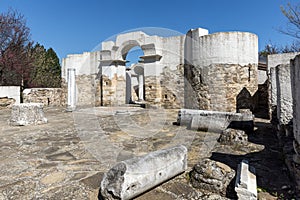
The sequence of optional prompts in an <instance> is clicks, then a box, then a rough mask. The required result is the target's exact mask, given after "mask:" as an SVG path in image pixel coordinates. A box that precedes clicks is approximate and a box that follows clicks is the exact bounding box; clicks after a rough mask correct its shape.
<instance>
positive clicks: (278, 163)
mask: <svg viewBox="0 0 300 200" xmlns="http://www.w3.org/2000/svg"><path fill="white" fill-rule="evenodd" d="M257 121H258V120H257ZM255 127H256V130H255V131H254V132H253V133H252V134H249V135H248V141H249V142H251V143H255V144H260V145H264V147H265V148H264V149H263V150H262V151H259V152H254V153H248V154H245V155H233V154H226V153H219V152H213V153H212V156H211V159H212V160H215V161H219V162H222V163H224V164H226V165H228V166H230V167H231V168H232V169H234V170H235V171H236V170H237V166H238V164H239V163H240V162H241V161H242V160H243V159H246V160H248V161H249V165H250V166H253V167H255V170H256V179H257V187H258V190H260V191H266V192H268V193H270V194H272V195H273V196H276V197H278V198H279V199H292V198H294V193H293V191H294V190H293V187H292V181H291V180H292V179H291V177H290V176H289V172H288V170H287V167H286V166H285V163H284V156H283V154H282V149H281V147H280V144H279V141H278V139H277V136H276V132H275V131H274V130H273V129H272V126H271V124H270V123H268V121H267V120H259V121H258V122H256V123H255ZM234 182H235V180H233V181H232V183H231V184H230V185H229V187H228V194H227V196H228V197H230V194H232V192H233V189H234V187H233V186H234Z"/></svg>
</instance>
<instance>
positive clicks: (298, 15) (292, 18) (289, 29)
mask: <svg viewBox="0 0 300 200" xmlns="http://www.w3.org/2000/svg"><path fill="white" fill-rule="evenodd" d="M281 12H282V13H283V15H284V16H285V17H286V18H287V19H288V24H287V26H286V28H285V29H282V28H281V29H280V32H281V33H284V34H287V35H290V36H292V37H295V38H297V39H300V4H298V5H291V4H290V3H288V4H287V5H286V7H284V6H281Z"/></svg>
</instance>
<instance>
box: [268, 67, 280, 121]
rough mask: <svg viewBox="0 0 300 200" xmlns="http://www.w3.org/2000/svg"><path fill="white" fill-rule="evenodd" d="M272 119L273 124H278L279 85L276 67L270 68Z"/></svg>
mask: <svg viewBox="0 0 300 200" xmlns="http://www.w3.org/2000/svg"><path fill="white" fill-rule="evenodd" d="M269 102H270V107H269V109H270V113H269V115H270V119H271V122H272V124H277V123H278V119H277V86H276V70H275V67H272V68H270V99H269Z"/></svg>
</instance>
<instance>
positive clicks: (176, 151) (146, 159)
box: [101, 145, 187, 199]
mask: <svg viewBox="0 0 300 200" xmlns="http://www.w3.org/2000/svg"><path fill="white" fill-rule="evenodd" d="M186 168H187V148H186V147H185V146H182V145H181V146H176V147H173V148H169V149H165V150H160V151H156V152H151V153H149V154H147V155H145V156H143V157H136V158H132V159H129V160H125V161H122V162H120V163H119V164H117V165H115V166H114V167H113V168H111V169H110V170H109V171H108V172H107V173H106V174H104V177H103V180H102V182H101V194H102V196H103V197H104V198H106V199H131V198H133V197H135V196H137V195H139V194H141V193H143V192H145V191H147V190H149V189H150V188H153V187H155V186H157V185H158V184H160V183H162V182H164V181H166V180H168V179H170V178H172V177H174V176H176V175H178V174H180V173H182V172H184V171H185V170H186Z"/></svg>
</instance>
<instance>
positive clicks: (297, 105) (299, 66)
mask: <svg viewBox="0 0 300 200" xmlns="http://www.w3.org/2000/svg"><path fill="white" fill-rule="evenodd" d="M291 75H292V78H291V80H292V84H291V85H292V97H293V132H294V138H295V140H296V141H297V142H298V144H300V90H299V87H300V55H298V56H297V57H295V59H294V60H292V62H291ZM299 153H300V152H299Z"/></svg>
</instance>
